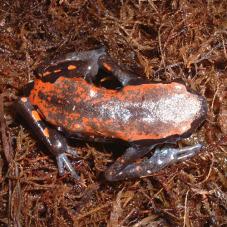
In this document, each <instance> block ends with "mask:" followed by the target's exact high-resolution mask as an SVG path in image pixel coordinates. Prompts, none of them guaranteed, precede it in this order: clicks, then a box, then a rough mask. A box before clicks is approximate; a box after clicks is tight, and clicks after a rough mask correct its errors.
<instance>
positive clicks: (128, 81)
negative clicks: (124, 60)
mask: <svg viewBox="0 0 227 227" xmlns="http://www.w3.org/2000/svg"><path fill="white" fill-rule="evenodd" d="M99 67H100V68H102V69H103V70H105V71H106V72H108V73H111V74H112V75H113V76H114V77H115V78H116V79H117V80H118V81H119V82H120V83H121V85H122V86H123V87H124V86H126V85H138V84H144V83H148V81H147V80H146V79H145V78H142V77H140V76H139V75H137V74H135V73H132V72H129V71H127V70H124V69H122V68H121V67H120V66H119V65H118V64H117V63H116V62H115V61H113V59H112V58H111V57H110V56H109V55H108V54H106V55H102V56H101V57H100V58H99Z"/></svg>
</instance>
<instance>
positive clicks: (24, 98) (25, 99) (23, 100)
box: [20, 97, 28, 102]
mask: <svg viewBox="0 0 227 227" xmlns="http://www.w3.org/2000/svg"><path fill="white" fill-rule="evenodd" d="M20 100H21V101H22V102H27V100H28V99H27V98H26V97H22V98H21V99H20Z"/></svg>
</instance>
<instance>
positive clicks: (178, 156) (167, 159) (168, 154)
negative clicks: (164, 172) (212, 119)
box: [149, 144, 202, 172]
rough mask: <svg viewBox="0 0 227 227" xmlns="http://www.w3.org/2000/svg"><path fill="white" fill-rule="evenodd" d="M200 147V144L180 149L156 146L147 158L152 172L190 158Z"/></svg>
mask: <svg viewBox="0 0 227 227" xmlns="http://www.w3.org/2000/svg"><path fill="white" fill-rule="evenodd" d="M201 148H202V145H201V144H196V145H193V146H187V147H184V148H181V149H179V148H170V147H164V148H162V149H159V148H157V149H155V152H154V155H153V156H152V157H151V158H150V159H149V163H150V164H151V166H152V172H156V171H159V170H161V169H162V168H164V167H166V166H168V165H170V164H173V163H176V162H179V161H184V160H186V159H188V158H191V157H193V156H194V155H196V154H197V153H198V152H199V151H200V149H201Z"/></svg>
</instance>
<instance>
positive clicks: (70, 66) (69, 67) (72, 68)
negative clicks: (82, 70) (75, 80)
mask: <svg viewBox="0 0 227 227" xmlns="http://www.w3.org/2000/svg"><path fill="white" fill-rule="evenodd" d="M74 69H76V66H75V65H69V66H68V70H74Z"/></svg>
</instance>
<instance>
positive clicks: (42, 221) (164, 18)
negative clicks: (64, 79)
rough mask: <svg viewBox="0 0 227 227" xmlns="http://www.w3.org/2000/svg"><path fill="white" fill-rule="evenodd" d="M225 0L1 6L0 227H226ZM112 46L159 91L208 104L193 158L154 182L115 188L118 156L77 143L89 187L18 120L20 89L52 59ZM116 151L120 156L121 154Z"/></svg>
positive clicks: (80, 0) (79, 166)
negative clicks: (181, 88)
mask: <svg viewBox="0 0 227 227" xmlns="http://www.w3.org/2000/svg"><path fill="white" fill-rule="evenodd" d="M226 12H227V1H225V0H213V1H205V0H198V1H193V0H182V1H180V0H165V1H157V0H153V1H150V0H138V1H137V0H136V1H134V0H125V1H123V0H121V1H120V0H119V1H116V0H113V1H108V0H33V1H30V0H2V1H1V4H0V93H1V95H0V127H1V134H0V135H1V143H0V226H134V227H138V226H187V227H189V226H227V194H226V193H227V192H226V191H227V179H226V178H227V152H226V147H227V51H226V49H227V13H226ZM103 44H104V45H105V46H106V47H107V49H108V51H109V53H110V55H111V56H112V57H113V58H114V59H116V61H118V63H119V64H121V65H124V67H126V68H128V69H129V70H131V71H134V72H136V73H138V74H141V75H144V76H146V77H147V78H149V79H150V80H153V81H171V80H174V79H181V80H183V81H184V82H185V83H187V84H188V86H190V87H191V88H193V89H195V90H197V91H199V92H200V93H201V94H202V95H204V96H205V97H206V99H207V102H208V105H209V112H208V117H207V120H206V121H205V123H204V124H203V126H202V127H201V128H200V129H199V130H198V131H197V132H196V133H195V134H193V135H192V136H191V137H190V138H189V139H186V140H184V141H183V142H180V143H179V146H181V145H185V144H193V143H196V142H197V141H202V142H203V143H204V144H205V147H204V149H203V150H202V151H201V153H200V154H199V155H197V156H196V157H195V158H193V159H190V160H188V161H186V162H184V163H180V164H177V165H173V166H171V167H169V168H166V169H164V170H163V171H161V172H159V173H157V174H154V175H152V176H151V177H147V178H143V179H138V180H133V181H124V182H117V183H108V182H106V181H105V180H104V179H103V172H104V171H105V170H106V169H107V167H108V166H109V165H110V164H111V163H112V162H113V161H114V160H115V159H116V157H117V156H119V155H120V153H121V152H118V151H119V149H120V148H119V147H116V148H113V147H111V148H109V147H108V145H106V146H103V145H97V146H94V145H92V144H89V145H88V144H85V143H83V144H81V143H76V149H77V150H78V152H79V154H80V155H81V157H82V161H80V162H78V160H76V159H73V158H71V160H73V165H74V166H75V168H76V170H77V171H78V172H80V174H81V179H83V181H84V183H85V185H86V187H82V186H79V185H78V183H77V182H76V181H75V180H73V179H71V178H70V176H69V175H67V174H66V175H65V176H64V177H59V175H58V172H57V168H56V163H55V160H54V159H53V157H51V156H50V155H49V154H48V152H47V151H46V148H45V147H44V146H42V145H40V144H39V143H37V140H36V139H34V137H32V136H31V134H30V131H29V129H28V127H26V126H25V125H24V124H23V123H22V120H21V119H20V118H19V117H18V116H17V115H15V113H14V112H15V111H14V107H13V103H14V102H15V101H16V99H17V97H18V95H19V91H20V89H21V88H22V87H23V86H24V85H25V84H26V83H27V82H28V81H29V80H31V79H34V70H35V69H36V67H37V66H38V65H39V64H40V63H41V62H43V61H44V60H45V59H51V58H53V57H57V56H59V55H60V54H62V53H67V52H70V51H73V50H88V49H92V48H95V47H99V46H100V45H103ZM113 151H115V154H116V153H117V154H116V155H113Z"/></svg>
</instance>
